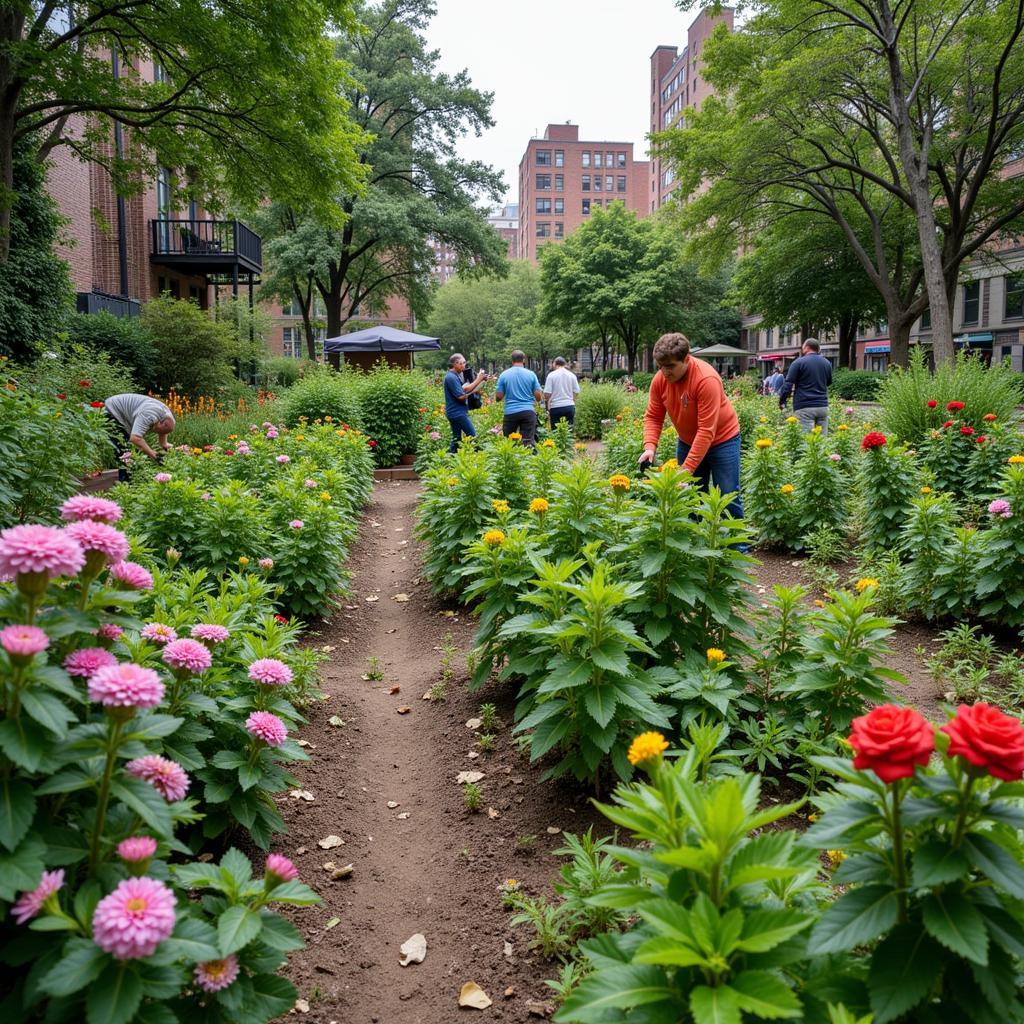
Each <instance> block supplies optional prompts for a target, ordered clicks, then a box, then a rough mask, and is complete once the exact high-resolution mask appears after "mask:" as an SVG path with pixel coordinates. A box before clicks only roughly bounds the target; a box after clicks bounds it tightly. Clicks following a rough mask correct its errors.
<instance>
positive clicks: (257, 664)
mask: <svg viewBox="0 0 1024 1024" xmlns="http://www.w3.org/2000/svg"><path fill="white" fill-rule="evenodd" d="M249 678H250V679H251V680H252V681H253V682H254V683H262V684H263V685H264V686H287V685H288V684H289V683H290V682H291V681H292V678H293V677H292V670H291V669H290V668H289V667H288V666H287V665H286V664H285V663H284V662H283V661H278V660H277V658H260V659H259V660H258V661H254V662H253V663H252V664H251V665H250V666H249Z"/></svg>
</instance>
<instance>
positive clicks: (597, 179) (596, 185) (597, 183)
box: [594, 174, 601, 192]
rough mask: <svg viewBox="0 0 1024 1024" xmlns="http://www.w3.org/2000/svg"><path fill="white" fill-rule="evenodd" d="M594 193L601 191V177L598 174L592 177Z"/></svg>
mask: <svg viewBox="0 0 1024 1024" xmlns="http://www.w3.org/2000/svg"><path fill="white" fill-rule="evenodd" d="M594 191H595V192H600V191H601V175H600V174H595V175H594Z"/></svg>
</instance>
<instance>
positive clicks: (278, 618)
mask: <svg viewBox="0 0 1024 1024" xmlns="http://www.w3.org/2000/svg"><path fill="white" fill-rule="evenodd" d="M274 621H275V622H280V623H281V625H283V626H287V625H288V620H287V619H286V618H285V617H284V616H283V615H275V616H274Z"/></svg>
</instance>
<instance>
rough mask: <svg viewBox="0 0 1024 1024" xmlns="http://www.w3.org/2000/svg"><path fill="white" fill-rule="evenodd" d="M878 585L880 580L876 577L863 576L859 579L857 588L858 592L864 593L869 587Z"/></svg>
mask: <svg viewBox="0 0 1024 1024" xmlns="http://www.w3.org/2000/svg"><path fill="white" fill-rule="evenodd" d="M877 586H878V580H876V579H874V578H873V577H872V576H862V577H861V578H860V579H859V580H857V588H856V589H857V593H858V594H863V593H864V591H865V590H867V589H868V587H877Z"/></svg>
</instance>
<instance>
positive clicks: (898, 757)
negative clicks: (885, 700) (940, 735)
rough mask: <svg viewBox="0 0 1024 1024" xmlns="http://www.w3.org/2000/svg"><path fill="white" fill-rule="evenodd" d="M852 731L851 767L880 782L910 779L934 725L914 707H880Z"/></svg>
mask: <svg viewBox="0 0 1024 1024" xmlns="http://www.w3.org/2000/svg"><path fill="white" fill-rule="evenodd" d="M852 730H853V731H852V732H851V733H850V736H849V743H850V746H851V747H853V749H854V753H855V754H856V756H855V757H854V759H853V767H854V768H858V769H860V770H861V771H864V770H870V771H873V772H874V773H875V774H876V775H877V776H878V777H879V778H880V779H881V780H882V781H883V782H895V781H896V780H897V779H909V778H910V777H911V776H912V775H913V774H914V766H915V765H918V764H927V763H928V758H929V756H930V755H931V752H932V751H933V750H934V749H935V726H933V725H932V723H931V722H929V721H928V720H927V719H926V718H925V717H924V716H923V715H921V714H920V713H919V712H917V711H915V710H914V709H913V708H898V707H896V705H895V704H880V705H879V706H878V707H877V708H872V709H871V710H870V711H869V712H868V713H867V714H866V715H861V716H860V718H855V719H854V720H853V725H852ZM1022 731H1024V727H1022Z"/></svg>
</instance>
